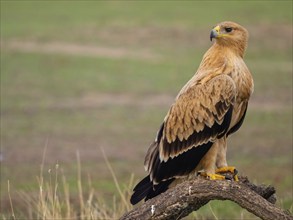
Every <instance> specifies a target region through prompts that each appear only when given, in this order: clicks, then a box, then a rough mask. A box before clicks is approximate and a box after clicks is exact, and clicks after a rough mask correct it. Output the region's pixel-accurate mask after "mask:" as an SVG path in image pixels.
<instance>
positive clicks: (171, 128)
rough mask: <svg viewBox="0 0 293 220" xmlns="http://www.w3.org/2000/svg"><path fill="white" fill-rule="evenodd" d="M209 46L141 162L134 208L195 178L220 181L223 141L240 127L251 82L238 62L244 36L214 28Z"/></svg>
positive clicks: (231, 28) (238, 30) (235, 27)
mask: <svg viewBox="0 0 293 220" xmlns="http://www.w3.org/2000/svg"><path fill="white" fill-rule="evenodd" d="M212 39H215V42H214V44H213V45H212V46H211V48H210V49H209V50H208V51H207V52H206V53H205V55H204V57H203V59H202V61H201V63H200V66H199V68H198V70H197V72H196V74H195V75H194V76H193V77H192V78H191V79H190V80H189V81H188V82H187V84H186V85H185V86H184V87H183V88H182V89H181V91H180V92H179V94H178V96H177V97H176V99H175V102H174V103H173V105H172V106H171V108H170V110H169V111H168V113H167V115H166V117H165V119H164V122H163V124H162V125H161V127H160V129H159V131H158V133H157V136H156V139H155V141H154V142H153V143H152V144H151V146H150V147H149V150H148V152H147V154H146V157H145V162H144V165H145V169H146V171H147V172H148V176H147V177H145V178H144V179H143V180H141V181H140V182H139V183H138V184H137V185H136V186H135V188H134V190H133V191H134V193H133V195H132V197H131V199H130V201H131V203H132V204H136V203H138V202H139V201H141V200H142V199H144V198H145V200H148V199H150V198H153V197H155V196H157V195H158V194H160V193H162V192H164V191H166V190H167V189H168V188H169V187H171V186H172V185H174V184H176V183H178V182H180V181H182V180H184V179H186V178H190V177H192V176H195V175H198V174H200V175H202V176H204V177H206V178H208V179H211V180H214V179H225V176H223V175H221V174H223V172H227V171H230V172H232V173H235V180H237V176H236V170H235V167H232V166H228V165H227V160H226V151H227V138H228V137H229V135H231V134H232V133H234V132H236V131H237V130H238V129H239V128H240V126H241V125H242V123H243V120H244V117H245V113H246V110H247V105H248V100H249V97H250V95H251V94H252V92H253V79H252V76H251V74H250V72H249V70H248V68H247V66H246V65H245V63H244V61H243V56H244V53H245V50H246V47H247V41H248V32H247V30H246V29H245V28H244V27H242V26H240V25H239V24H236V23H234V22H230V21H225V22H222V23H219V24H218V25H216V26H215V27H214V28H213V29H212V31H211V34H210V40H211V41H212Z"/></svg>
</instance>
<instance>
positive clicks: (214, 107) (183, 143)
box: [145, 75, 236, 183]
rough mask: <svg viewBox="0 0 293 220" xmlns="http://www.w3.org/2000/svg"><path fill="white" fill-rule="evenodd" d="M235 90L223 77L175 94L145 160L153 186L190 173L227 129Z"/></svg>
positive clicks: (225, 77) (227, 78)
mask: <svg viewBox="0 0 293 220" xmlns="http://www.w3.org/2000/svg"><path fill="white" fill-rule="evenodd" d="M235 97H236V88H235V84H234V82H233V80H232V79H231V78H230V77H229V76H227V75H218V76H215V77H213V78H211V79H209V80H208V81H206V82H204V83H203V82H200V81H199V82H195V83H193V84H190V86H189V87H187V88H185V89H184V90H183V92H181V93H180V94H179V96H178V97H177V99H176V101H175V103H174V104H173V105H172V106H171V108H170V110H169V112H168V114H167V116H166V117H165V120H164V123H163V124H162V126H161V128H160V129H159V131H158V134H157V137H156V140H155V141H154V143H153V144H152V145H151V146H150V148H149V150H148V153H147V155H146V158H145V169H146V170H147V171H148V172H149V174H150V179H151V180H152V181H153V183H158V182H160V181H162V180H167V179H170V178H173V177H176V176H181V175H185V174H188V173H189V172H191V171H192V170H193V169H195V167H196V166H197V164H198V163H199V161H200V159H201V158H202V157H203V156H204V155H205V153H206V152H207V151H208V150H209V148H210V147H211V146H212V143H213V142H214V141H215V140H216V139H217V138H221V137H223V136H224V135H225V134H226V133H227V131H228V129H229V126H230V122H231V117H232V112H233V104H234V102H235Z"/></svg>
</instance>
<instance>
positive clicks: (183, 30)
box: [0, 1, 292, 219]
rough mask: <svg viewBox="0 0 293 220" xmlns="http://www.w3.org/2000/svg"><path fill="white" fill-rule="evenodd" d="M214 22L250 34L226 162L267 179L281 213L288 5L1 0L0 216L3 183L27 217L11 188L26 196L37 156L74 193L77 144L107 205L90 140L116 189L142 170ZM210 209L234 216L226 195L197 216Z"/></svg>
mask: <svg viewBox="0 0 293 220" xmlns="http://www.w3.org/2000/svg"><path fill="white" fill-rule="evenodd" d="M225 20H231V21H235V22H237V23H240V24H241V25H243V26H245V27H246V28H247V29H248V31H249V33H250V40H249V46H248V50H247V53H246V57H245V61H246V64H247V65H248V67H249V69H250V71H251V72H252V74H253V77H254V81H255V92H254V94H253V96H252V98H251V102H250V106H249V109H248V113H247V116H246V120H245V122H244V124H243V126H242V128H241V129H240V130H239V132H238V133H237V134H235V135H233V136H232V138H230V142H229V145H228V146H229V147H228V163H229V164H231V165H235V166H236V167H237V168H238V170H239V172H240V174H241V175H247V176H248V177H249V179H250V180H251V181H253V182H255V183H265V184H271V185H273V186H275V187H276V189H277V195H278V205H279V206H281V207H283V208H285V209H291V211H292V1H247V2H245V1H218V2H216V1H207V2H204V1H196V2H185V1H183V2H176V1H170V2H169V1H161V2H134V1H97V2H95V1H87V2H82V1H41V2H39V1H1V152H0V160H1V210H0V212H1V213H6V212H9V211H8V210H9V207H10V205H9V196H8V190H7V181H8V180H9V182H10V191H11V193H10V194H11V197H12V201H13V204H14V210H15V212H23V213H24V214H22V215H26V214H25V206H24V204H23V202H21V201H20V200H19V192H21V191H24V192H26V193H29V194H32V195H34V194H37V192H38V190H39V189H38V185H39V183H38V180H37V176H38V175H39V174H40V167H41V164H43V167H44V176H48V175H49V174H48V172H47V171H50V170H51V169H54V167H55V166H56V164H58V166H59V167H60V169H61V170H62V172H63V173H64V174H65V176H66V178H67V181H68V183H69V188H70V189H71V193H72V195H73V196H72V197H73V198H74V195H75V194H77V190H76V188H77V187H76V178H77V175H76V172H77V156H76V155H77V152H78V154H79V155H80V163H81V169H82V174H81V175H82V177H83V178H89V177H90V178H91V182H92V185H93V187H94V188H95V190H96V191H97V192H98V193H99V195H101V197H103V198H104V199H105V200H106V203H107V200H111V199H112V195H113V194H114V195H115V194H117V190H116V188H115V184H114V181H113V178H112V176H111V174H110V172H109V169H108V168H107V166H106V163H105V160H104V159H103V156H102V152H101V148H102V149H104V151H105V154H106V155H107V157H108V159H109V161H110V163H111V165H112V167H113V170H114V172H115V174H116V176H117V178H118V180H119V183H120V184H121V185H123V184H124V183H126V182H127V181H128V180H129V179H130V176H131V175H132V174H134V180H135V182H136V181H138V180H139V179H141V178H142V177H144V176H145V175H146V173H145V172H144V168H143V161H144V156H145V153H146V151H147V149H148V146H149V144H150V143H151V142H152V141H153V139H154V138H155V135H156V132H157V129H158V128H159V126H160V124H161V122H162V121H163V119H164V117H165V114H166V113H167V111H168V109H169V107H170V105H171V104H172V102H173V100H174V98H175V97H176V95H177V93H178V91H179V90H180V89H181V88H182V86H183V85H184V84H185V83H186V82H187V81H188V80H189V79H190V78H191V77H192V75H193V74H194V73H195V71H196V69H197V67H198V65H199V62H200V61H201V58H202V56H203V54H204V52H205V51H206V50H207V49H208V48H209V47H210V46H211V44H212V43H211V42H210V41H209V33H210V30H211V28H212V27H213V26H214V25H215V24H217V23H219V22H221V21H225ZM43 155H44V157H43ZM43 158H44V159H43ZM76 196H77V195H76ZM210 208H212V209H213V210H214V212H215V213H216V216H218V218H219V219H221V218H223V217H224V216H226V217H227V216H230V217H231V218H232V217H234V218H237V217H239V213H240V212H241V213H242V211H241V208H239V207H238V206H236V205H234V204H232V203H229V202H220V203H219V202H212V203H210V207H209V208H203V209H201V210H200V211H199V213H201V215H202V216H204V217H206V218H208V217H209V216H213V215H212V214H211V212H210ZM204 217H203V218H204Z"/></svg>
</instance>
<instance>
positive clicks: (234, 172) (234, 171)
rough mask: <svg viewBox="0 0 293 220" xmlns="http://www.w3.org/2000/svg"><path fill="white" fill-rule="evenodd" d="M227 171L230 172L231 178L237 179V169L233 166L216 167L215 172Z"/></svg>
mask: <svg viewBox="0 0 293 220" xmlns="http://www.w3.org/2000/svg"><path fill="white" fill-rule="evenodd" d="M227 172H230V173H232V175H233V179H234V180H235V181H239V179H238V176H237V174H238V170H236V168H235V167H233V166H227V167H221V168H218V169H216V173H220V174H222V173H227Z"/></svg>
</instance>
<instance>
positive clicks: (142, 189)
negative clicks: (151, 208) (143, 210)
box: [130, 176, 174, 205]
mask: <svg viewBox="0 0 293 220" xmlns="http://www.w3.org/2000/svg"><path fill="white" fill-rule="evenodd" d="M173 180H174V179H170V180H167V181H162V182H161V183H159V184H158V185H153V183H152V181H151V180H150V176H146V177H145V178H144V179H143V180H141V181H140V182H139V183H138V184H137V185H136V186H135V187H134V189H133V191H134V193H133V194H132V196H131V198H130V202H131V204H132V205H135V204H136V203H138V202H139V201H141V200H142V199H144V198H145V201H146V200H148V199H151V198H153V197H155V196H157V195H159V194H161V193H163V192H165V191H166V190H167V189H168V186H169V185H170V183H171V182H173Z"/></svg>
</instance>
